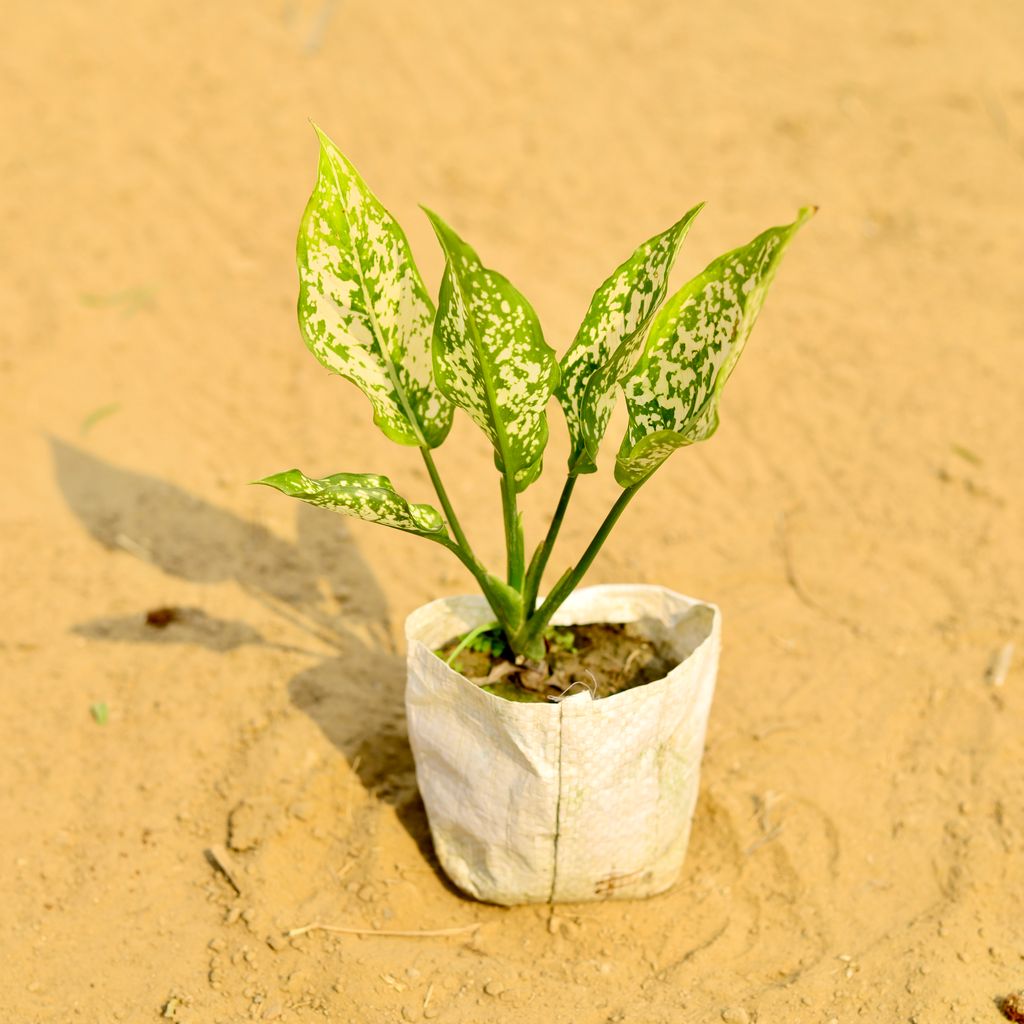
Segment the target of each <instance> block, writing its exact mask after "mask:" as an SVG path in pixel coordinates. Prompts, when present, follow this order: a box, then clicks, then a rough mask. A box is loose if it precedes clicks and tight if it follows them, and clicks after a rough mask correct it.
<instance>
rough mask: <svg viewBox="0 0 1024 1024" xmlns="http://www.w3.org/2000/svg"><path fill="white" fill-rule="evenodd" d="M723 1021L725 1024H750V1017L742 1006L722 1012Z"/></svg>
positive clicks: (732, 1007)
mask: <svg viewBox="0 0 1024 1024" xmlns="http://www.w3.org/2000/svg"><path fill="white" fill-rule="evenodd" d="M722 1020H723V1021H725V1024H750V1015H749V1014H748V1013H747V1011H746V1010H744V1009H743V1007H742V1006H730V1007H729V1008H728V1009H726V1010H723V1011H722Z"/></svg>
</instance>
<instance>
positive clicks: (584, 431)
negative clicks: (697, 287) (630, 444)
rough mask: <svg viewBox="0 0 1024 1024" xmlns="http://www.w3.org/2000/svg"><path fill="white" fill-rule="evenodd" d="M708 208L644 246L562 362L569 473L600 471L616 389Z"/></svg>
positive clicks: (603, 290)
mask: <svg viewBox="0 0 1024 1024" xmlns="http://www.w3.org/2000/svg"><path fill="white" fill-rule="evenodd" d="M703 206H704V204H703V203H700V204H698V205H697V206H695V207H694V208H693V209H692V210H690V211H689V212H688V213H686V214H684V216H683V217H682V218H681V219H680V220H679V221H677V222H676V223H675V224H673V225H672V227H670V228H669V229H668V230H667V231H663V232H662V233H661V234H659V235H655V236H654V237H653V238H650V239H648V240H647V241H646V242H644V243H643V245H641V246H639V247H638V248H637V250H636V251H635V252H634V253H633V255H632V256H630V257H629V259H628V260H626V261H625V262H624V263H622V264H621V265H620V266H619V267H618V268H617V269H616V270H615V271H614V272H613V273H612V275H611V276H610V277H609V278H608V279H607V280H606V281H605V282H604V284H602V285H601V287H600V288H598V289H597V291H596V292H595V293H594V297H593V298H592V299H591V300H590V308H589V309H588V310H587V315H586V316H585V317H584V318H583V323H582V324H581V325H580V329H579V331H577V333H576V338H575V340H574V341H573V343H572V345H571V346H570V347H569V350H568V351H567V352H566V353H565V355H564V356H563V357H562V364H561V370H562V380H561V383H560V384H559V386H558V391H557V392H556V394H557V396H558V400H559V402H561V404H562V409H563V410H564V411H565V418H566V421H567V423H568V427H569V439H570V442H571V447H570V454H569V472H570V473H592V472H594V471H595V470H596V469H597V464H596V460H597V450H598V447H599V445H600V444H601V440H602V438H603V437H604V432H605V430H606V429H607V428H608V420H609V418H610V416H611V414H612V410H613V409H614V407H615V398H616V387H617V385H618V383H619V381H620V380H621V379H622V378H623V377H624V376H625V375H626V374H627V373H628V372H629V370H630V369H631V368H632V366H633V364H634V362H635V361H636V359H637V357H638V356H639V354H640V350H641V349H642V347H643V335H644V329H645V328H646V327H647V325H648V324H649V323H650V320H651V317H652V316H653V315H654V313H655V312H656V311H657V309H658V307H659V306H660V305H661V303H662V302H663V301H664V298H665V293H666V291H667V290H668V276H669V272H670V271H671V269H672V264H673V263H674V262H675V258H676V254H677V253H678V252H679V246H680V245H681V244H682V241H683V239H684V238H685V237H686V233H687V232H688V231H689V230H690V225H691V224H692V223H693V221H694V218H695V217H696V216H697V214H698V213H700V211H701V209H702V208H703Z"/></svg>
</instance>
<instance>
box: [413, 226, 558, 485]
mask: <svg viewBox="0 0 1024 1024" xmlns="http://www.w3.org/2000/svg"><path fill="white" fill-rule="evenodd" d="M426 213H427V216H428V217H429V218H430V222H431V224H433V226H434V231H435V232H436V233H437V237H438V240H439V241H440V243H441V247H442V248H443V249H444V253H445V258H446V265H445V271H444V278H443V279H442V281H441V295H440V299H439V301H438V314H437V318H436V320H435V321H434V376H435V378H436V380H437V383H438V385H439V386H440V388H441V390H442V391H443V392H444V393H445V395H447V396H448V398H450V399H451V401H452V402H454V403H455V404H456V405H457V406H459V407H460V408H462V409H465V410H466V412H468V413H469V415H470V416H471V417H472V419H473V420H474V421H475V422H476V423H477V425H478V426H479V427H480V428H481V430H483V432H484V433H485V434H486V435H487V437H488V438H489V439H490V442H491V444H492V445H494V451H495V459H496V461H497V463H498V467H499V469H503V468H507V470H508V472H509V473H511V474H512V478H513V480H514V481H515V486H516V490H519V491H521V490H523V489H524V488H525V487H527V486H529V484H531V483H532V482H533V481H534V480H536V479H537V476H538V475H539V473H540V469H541V459H542V457H543V453H544V446H545V445H546V444H547V439H548V424H547V416H546V414H545V407H546V406H547V403H548V399H549V398H550V397H551V393H552V391H553V390H554V389H555V387H556V386H557V384H558V361H557V359H556V358H555V353H554V351H553V350H552V349H551V348H550V347H549V346H548V344H547V342H545V341H544V335H543V333H542V332H541V329H540V323H539V322H538V320H537V314H536V313H534V311H533V308H532V307H531V306H530V303H529V302H527V301H526V298H525V297H524V296H523V295H522V294H521V293H520V292H519V291H518V290H517V289H516V288H515V287H514V286H513V285H512V284H511V283H510V282H509V281H508V280H507V279H506V278H505V277H503V276H502V275H501V274H499V273H498V272H497V271H495V270H489V269H487V268H486V267H484V265H483V264H482V263H481V262H480V258H479V257H478V256H477V254H476V253H475V252H474V251H473V249H472V248H471V247H470V246H468V245H467V244H466V243H465V242H464V241H462V239H461V238H459V236H458V235H457V234H456V233H455V232H454V231H453V230H452V229H451V228H450V227H448V225H447V224H445V223H444V221H443V220H441V218H440V217H438V216H437V214H435V213H431V212H430V211H429V210H427V211H426Z"/></svg>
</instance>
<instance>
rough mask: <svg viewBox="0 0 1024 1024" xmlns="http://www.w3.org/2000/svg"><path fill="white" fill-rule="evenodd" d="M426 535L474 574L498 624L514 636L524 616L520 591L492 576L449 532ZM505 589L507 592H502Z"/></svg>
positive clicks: (507, 634) (506, 632) (506, 633)
mask: <svg viewBox="0 0 1024 1024" xmlns="http://www.w3.org/2000/svg"><path fill="white" fill-rule="evenodd" d="M424 536H426V537H427V538H428V539H429V540H432V541H434V542H435V543H437V544H440V545H441V547H444V548H447V549H448V550H449V551H450V552H451V553H452V554H453V555H455V557H456V558H457V559H458V560H459V561H460V562H461V563H462V564H463V565H464V566H465V567H466V568H467V569H468V570H469V571H470V572H471V573H472V574H473V578H474V579H475V580H476V582H477V585H478V586H479V587H480V590H481V592H482V593H483V595H484V597H485V598H486V599H487V603H488V604H489V605H490V606H491V611H493V612H494V617H495V618H496V619H497V620H498V624H499V625H500V626H501V628H502V630H503V631H504V633H505V635H506V636H512V635H513V633H514V632H515V631H516V630H517V629H519V628H521V626H522V623H523V616H522V608H521V603H520V601H519V595H518V593H516V592H515V591H510V590H508V589H507V588H506V587H505V584H504V583H502V581H501V580H498V579H495V578H494V577H493V576H491V575H490V574H489V573H488V572H487V570H486V569H485V568H484V567H483V566H482V565H481V564H480V563H479V562H478V561H477V560H476V558H474V557H473V555H472V554H471V553H470V552H468V551H466V550H465V549H464V548H463V547H462V546H461V545H460V544H458V543H456V542H455V541H454V540H452V539H451V537H449V536H448V535H447V534H441V535H438V534H424ZM503 589H504V590H506V591H507V592H506V593H502V590H503Z"/></svg>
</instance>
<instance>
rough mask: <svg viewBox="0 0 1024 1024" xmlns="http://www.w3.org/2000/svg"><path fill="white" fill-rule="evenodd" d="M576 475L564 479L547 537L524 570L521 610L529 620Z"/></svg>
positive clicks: (534, 609) (572, 474)
mask: <svg viewBox="0 0 1024 1024" xmlns="http://www.w3.org/2000/svg"><path fill="white" fill-rule="evenodd" d="M576 479H577V478H576V474H575V473H570V474H569V475H568V476H567V477H566V478H565V486H564V487H563V488H562V493H561V495H560V496H559V498H558V505H557V507H556V508H555V514H554V516H553V517H552V519H551V525H550V526H549V527H548V532H547V535H546V536H545V537H544V540H543V542H542V543H541V544H540V546H539V547H538V548H537V550H536V551H535V552H534V553H533V558H531V559H530V568H529V569H527V570H526V583H525V585H524V590H523V610H524V612H525V614H526V617H527V618H529V617H530V616H531V615H533V613H534V612H535V611H536V609H537V591H538V590H539V589H540V583H541V579H542V578H543V576H544V569H545V568H546V567H547V564H548V559H549V558H550V557H551V550H552V548H554V546H555V540H556V538H557V537H558V531H559V530H560V529H561V528H562V520H563V519H564V518H565V510H566V509H567V508H568V507H569V499H570V498H571V497H572V489H573V488H574V487H575V486H576Z"/></svg>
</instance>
